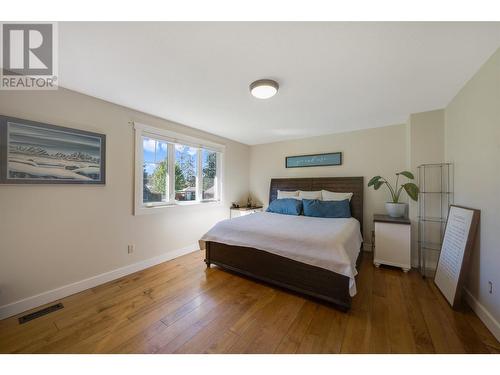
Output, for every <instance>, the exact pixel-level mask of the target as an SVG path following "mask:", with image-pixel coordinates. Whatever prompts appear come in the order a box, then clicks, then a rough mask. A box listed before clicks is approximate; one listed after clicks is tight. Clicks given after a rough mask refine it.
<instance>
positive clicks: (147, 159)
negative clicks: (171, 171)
mask: <svg viewBox="0 0 500 375" xmlns="http://www.w3.org/2000/svg"><path fill="white" fill-rule="evenodd" d="M142 155H143V169H142V170H143V177H142V178H143V180H142V181H143V184H142V202H143V203H145V204H148V203H149V204H154V203H158V202H168V200H169V194H168V143H167V142H162V141H158V140H156V139H152V138H149V137H142Z"/></svg>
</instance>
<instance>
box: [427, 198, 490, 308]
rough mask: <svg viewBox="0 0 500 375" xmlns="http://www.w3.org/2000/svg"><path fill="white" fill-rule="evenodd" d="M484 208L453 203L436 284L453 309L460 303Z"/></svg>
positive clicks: (437, 270)
mask: <svg viewBox="0 0 500 375" xmlns="http://www.w3.org/2000/svg"><path fill="white" fill-rule="evenodd" d="M480 216H481V211H480V210H478V209H474V208H469V207H464V206H458V205H454V204H452V205H450V207H449V208H448V217H447V220H446V226H445V231H444V238H443V244H442V245H441V251H440V253H439V259H438V263H437V268H436V272H435V274H434V284H435V285H436V286H437V288H438V290H439V291H440V292H441V294H442V295H443V296H444V298H445V299H446V300H447V301H448V303H449V304H450V306H451V307H452V308H453V309H457V308H458V307H459V306H460V302H461V298H462V292H463V287H464V283H465V276H466V272H467V270H468V269H469V263H470V256H471V252H472V250H473V247H474V243H475V241H476V236H477V230H478V227H479V220H480Z"/></svg>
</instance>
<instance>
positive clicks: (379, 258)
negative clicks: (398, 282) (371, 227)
mask: <svg viewBox="0 0 500 375" xmlns="http://www.w3.org/2000/svg"><path fill="white" fill-rule="evenodd" d="M373 222H374V224H375V250H374V254H373V264H374V265H375V267H379V266H380V265H381V264H386V265H389V266H395V267H401V268H402V269H403V271H404V272H408V271H409V270H410V268H411V257H410V249H411V222H410V220H409V219H408V218H406V217H398V218H395V217H390V216H388V215H376V214H375V215H373Z"/></svg>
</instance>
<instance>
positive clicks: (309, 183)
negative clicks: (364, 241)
mask: <svg viewBox="0 0 500 375" xmlns="http://www.w3.org/2000/svg"><path fill="white" fill-rule="evenodd" d="M363 187H364V182H363V177H313V178H273V179H271V187H270V190H269V203H271V202H272V201H273V200H275V199H276V198H277V196H278V190H284V191H295V190H306V191H315V190H328V191H334V192H338V193H353V196H352V198H351V215H352V217H354V218H355V219H357V220H358V221H359V222H360V224H361V230H363Z"/></svg>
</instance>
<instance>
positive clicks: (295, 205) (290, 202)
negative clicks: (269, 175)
mask: <svg viewBox="0 0 500 375" xmlns="http://www.w3.org/2000/svg"><path fill="white" fill-rule="evenodd" d="M267 212H273V213H275V214H283V215H295V216H297V215H300V213H301V212H302V201H300V200H298V199H294V198H284V199H275V200H273V201H272V202H271V204H270V205H269V207H268V208H267Z"/></svg>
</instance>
